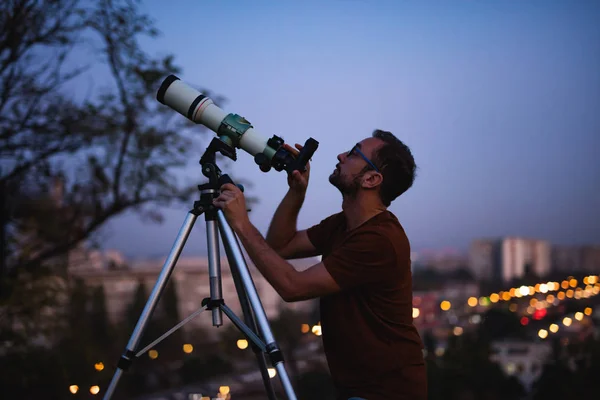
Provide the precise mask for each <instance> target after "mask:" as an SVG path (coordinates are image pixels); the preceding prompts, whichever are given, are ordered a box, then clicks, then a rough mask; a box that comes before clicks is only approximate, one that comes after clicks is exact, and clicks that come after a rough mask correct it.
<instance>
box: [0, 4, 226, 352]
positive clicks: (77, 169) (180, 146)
mask: <svg viewBox="0 0 600 400" xmlns="http://www.w3.org/2000/svg"><path fill="white" fill-rule="evenodd" d="M138 4H139V1H136V0H131V1H127V0H99V1H97V2H92V3H90V2H85V1H81V0H54V1H51V2H40V1H32V0H11V1H5V2H2V3H1V5H0V39H1V40H0V86H1V87H2V92H1V93H2V94H1V95H0V161H1V164H0V165H2V169H1V171H0V174H1V175H0V188H1V189H2V190H0V224H1V225H0V238H1V239H2V240H1V241H0V250H1V251H0V256H1V260H0V306H1V307H0V337H4V336H11V337H12V340H18V339H19V338H16V337H15V336H16V335H17V332H15V331H14V329H13V328H14V326H15V325H23V324H25V325H26V326H29V327H32V328H33V327H36V326H39V324H37V323H35V321H34V320H32V318H34V316H35V315H34V314H36V313H37V312H38V311H37V310H42V309H45V308H48V307H57V306H58V304H57V303H56V301H55V299H57V296H55V291H56V288H55V286H56V285H55V283H54V282H53V281H51V280H49V279H48V277H49V276H59V277H62V278H66V269H67V266H68V264H69V254H70V252H71V251H72V250H74V249H75V248H77V247H78V246H81V245H83V244H84V245H86V246H92V245H93V244H94V241H95V239H96V235H97V234H98V233H99V232H100V230H101V228H102V227H103V226H104V225H105V224H106V223H107V222H108V221H110V220H111V219H113V218H115V217H117V216H119V215H121V214H122V213H124V212H126V211H132V212H135V213H137V214H138V215H140V216H141V217H142V218H146V219H148V220H150V221H153V222H160V220H161V212H160V210H161V207H162V206H164V205H167V204H170V203H171V202H174V201H175V202H176V201H181V200H187V199H189V196H190V194H191V193H192V192H196V187H195V185H196V184H197V183H199V182H185V181H182V180H181V179H177V175H176V174H175V173H174V172H175V171H176V170H177V169H178V168H180V167H182V166H184V165H185V164H186V163H187V162H188V160H189V159H190V158H191V155H193V156H194V157H197V155H198V152H194V150H195V146H193V143H194V142H193V141H192V139H191V136H190V132H189V130H188V129H187V128H188V127H191V126H192V125H193V124H192V123H191V122H189V121H187V120H186V119H185V118H183V117H181V116H180V115H177V113H175V112H173V111H172V110H170V109H168V108H167V107H164V106H162V105H160V104H159V103H158V102H157V101H156V99H155V97H156V91H157V90H158V87H159V86H160V82H161V79H162V78H164V77H165V76H167V75H168V74H170V73H177V72H179V68H178V67H177V66H176V65H175V64H174V58H173V57H172V56H170V55H167V56H164V57H161V58H157V57H151V56H150V55H148V54H147V53H146V52H144V51H143V50H142V48H141V47H140V45H139V43H138V41H139V39H140V38H141V37H144V36H149V37H154V36H156V35H157V34H158V32H157V30H156V29H155V28H154V25H153V22H152V21H151V20H150V19H149V18H148V17H147V16H146V15H144V14H143V13H142V12H141V11H140V9H139V6H138ZM86 51H87V52H91V51H94V53H93V57H88V58H85V57H82V55H84V56H85V55H86ZM82 60H85V61H86V62H87V64H84V63H83V62H82ZM79 64H84V65H79ZM92 67H93V68H94V71H95V72H96V71H98V70H100V71H103V70H105V71H106V75H107V78H108V79H105V80H103V86H101V87H98V88H95V91H94V92H92V94H91V95H89V96H87V97H86V98H84V99H83V100H76V96H75V95H76V93H75V92H76V90H75V89H74V88H76V87H77V86H76V83H77V79H82V78H83V77H84V76H85V75H84V74H85V73H86V71H87V70H89V69H90V68H92ZM79 82H81V81H79ZM202 91H203V92H205V93H207V94H208V95H209V96H211V97H212V98H214V99H219V98H220V96H215V95H213V94H212V93H210V91H208V90H204V89H203V90H202ZM193 126H194V133H196V132H197V131H199V130H201V129H200V128H201V127H200V126H198V125H193ZM195 137H197V135H195ZM34 290H35V291H34ZM34 300H35V302H34ZM27 320H30V321H27ZM28 337H32V335H31V334H25V332H22V335H21V339H20V340H23V341H26V340H27V338H28Z"/></svg>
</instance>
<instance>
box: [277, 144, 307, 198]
mask: <svg viewBox="0 0 600 400" xmlns="http://www.w3.org/2000/svg"><path fill="white" fill-rule="evenodd" d="M283 147H284V148H285V149H286V150H287V151H289V152H290V153H292V154H293V155H294V156H296V157H298V154H299V153H300V152H299V150H302V147H303V146H302V145H300V144H298V143H296V149H298V150H296V149H294V148H293V147H292V146H290V145H288V144H284V145H283ZM309 176H310V163H306V171H305V172H300V171H297V170H296V171H294V172H292V173H291V174H289V175H288V185H289V186H290V190H292V191H293V192H295V193H298V194H304V193H306V188H307V187H308V178H309Z"/></svg>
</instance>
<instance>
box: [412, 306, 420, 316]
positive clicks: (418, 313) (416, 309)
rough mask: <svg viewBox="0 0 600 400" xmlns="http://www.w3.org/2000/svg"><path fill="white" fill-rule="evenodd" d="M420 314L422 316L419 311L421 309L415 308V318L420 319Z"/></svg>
mask: <svg viewBox="0 0 600 400" xmlns="http://www.w3.org/2000/svg"><path fill="white" fill-rule="evenodd" d="M420 314H421V312H420V311H419V309H418V308H416V307H413V318H419V315H420Z"/></svg>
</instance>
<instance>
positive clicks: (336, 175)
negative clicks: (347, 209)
mask: <svg viewBox="0 0 600 400" xmlns="http://www.w3.org/2000/svg"><path fill="white" fill-rule="evenodd" d="M361 176H362V174H358V175H355V176H353V177H345V176H343V175H342V174H340V171H339V170H337V169H336V170H335V171H334V172H333V173H332V174H331V175H329V183H331V184H332V185H333V186H335V187H336V188H337V189H338V190H339V191H340V193H341V194H342V196H343V197H347V198H354V197H356V194H357V193H358V191H359V190H360V178H361Z"/></svg>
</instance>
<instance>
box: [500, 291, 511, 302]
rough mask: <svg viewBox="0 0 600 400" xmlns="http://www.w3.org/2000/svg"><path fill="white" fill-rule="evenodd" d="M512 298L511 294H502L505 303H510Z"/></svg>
mask: <svg viewBox="0 0 600 400" xmlns="http://www.w3.org/2000/svg"><path fill="white" fill-rule="evenodd" d="M511 297H512V296H511V295H510V293H509V292H504V293H502V300H504V301H509V300H510V298H511Z"/></svg>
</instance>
